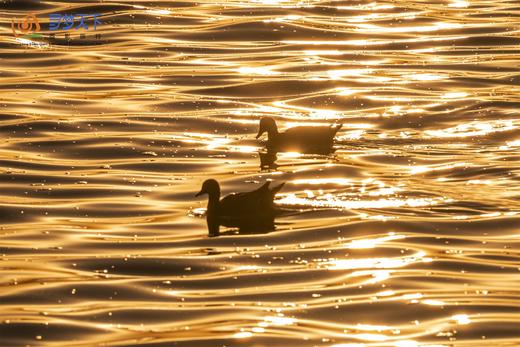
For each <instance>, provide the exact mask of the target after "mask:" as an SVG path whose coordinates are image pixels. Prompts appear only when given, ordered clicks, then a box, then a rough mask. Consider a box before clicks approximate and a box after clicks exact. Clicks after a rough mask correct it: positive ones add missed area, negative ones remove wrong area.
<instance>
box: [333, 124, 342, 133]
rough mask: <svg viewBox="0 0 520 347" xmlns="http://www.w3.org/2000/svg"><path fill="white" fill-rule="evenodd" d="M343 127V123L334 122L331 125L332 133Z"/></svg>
mask: <svg viewBox="0 0 520 347" xmlns="http://www.w3.org/2000/svg"><path fill="white" fill-rule="evenodd" d="M342 127H343V123H339V124H334V125H331V129H332V133H333V135H336V133H337V132H338V131H339V130H340V129H341V128H342Z"/></svg>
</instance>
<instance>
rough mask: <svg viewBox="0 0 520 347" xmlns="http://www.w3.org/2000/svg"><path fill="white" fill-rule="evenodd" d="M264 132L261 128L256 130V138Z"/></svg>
mask: <svg viewBox="0 0 520 347" xmlns="http://www.w3.org/2000/svg"><path fill="white" fill-rule="evenodd" d="M263 133H264V132H263V131H262V129H260V130H258V134H256V138H257V139H258V138H259V137H260V136H262V134H263Z"/></svg>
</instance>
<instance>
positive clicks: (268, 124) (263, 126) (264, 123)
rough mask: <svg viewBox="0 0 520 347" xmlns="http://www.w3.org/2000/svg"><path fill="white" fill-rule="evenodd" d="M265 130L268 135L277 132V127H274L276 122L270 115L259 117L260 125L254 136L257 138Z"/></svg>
mask: <svg viewBox="0 0 520 347" xmlns="http://www.w3.org/2000/svg"><path fill="white" fill-rule="evenodd" d="M265 132H267V134H268V135H271V134H277V133H278V128H277V127H276V122H275V120H274V119H273V118H272V117H262V118H260V127H259V129H258V134H257V135H256V138H259V137H260V136H262V135H263V133H265Z"/></svg>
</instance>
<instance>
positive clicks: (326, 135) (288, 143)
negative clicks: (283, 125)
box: [256, 117, 343, 154]
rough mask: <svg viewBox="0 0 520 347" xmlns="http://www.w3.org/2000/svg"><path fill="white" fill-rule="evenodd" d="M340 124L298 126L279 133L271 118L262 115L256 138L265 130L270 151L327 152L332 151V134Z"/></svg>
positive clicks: (333, 134)
mask: <svg viewBox="0 0 520 347" xmlns="http://www.w3.org/2000/svg"><path fill="white" fill-rule="evenodd" d="M342 126H343V124H338V125H330V126H298V127H294V128H289V129H287V130H286V131H285V132H283V133H280V132H278V127H277V126H276V122H275V120H274V119H273V118H271V117H262V118H261V119H260V128H259V129H258V134H257V135H256V138H257V139H258V138H259V137H260V136H262V134H264V133H265V132H267V146H266V147H267V149H268V150H272V151H284V152H291V151H295V152H299V153H314V154H329V153H331V152H333V151H334V149H333V148H332V145H333V144H334V136H336V133H337V132H338V130H339V129H341V127H342Z"/></svg>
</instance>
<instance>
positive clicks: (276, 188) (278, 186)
mask: <svg viewBox="0 0 520 347" xmlns="http://www.w3.org/2000/svg"><path fill="white" fill-rule="evenodd" d="M284 184H285V182H283V183H281V184H279V185H277V186H275V187H273V188H272V189H271V194H273V196H275V195H276V193H278V192H279V191H280V189H282V187H283V186H284Z"/></svg>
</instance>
